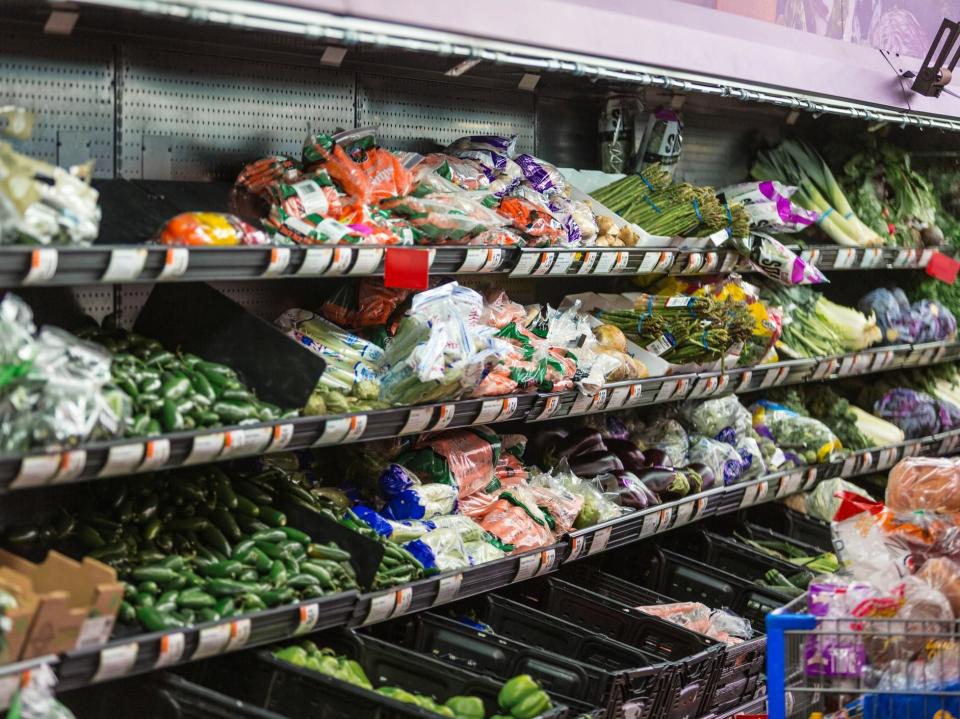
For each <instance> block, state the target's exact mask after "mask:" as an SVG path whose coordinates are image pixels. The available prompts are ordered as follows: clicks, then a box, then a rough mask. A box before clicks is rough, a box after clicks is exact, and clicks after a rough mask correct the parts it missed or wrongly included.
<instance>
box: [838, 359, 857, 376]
mask: <svg viewBox="0 0 960 719" xmlns="http://www.w3.org/2000/svg"><path fill="white" fill-rule="evenodd" d="M856 361H857V357H856V355H847V356H846V357H844V358H843V359H842V360H840V369H839V370H838V371H837V374H839V375H840V376H841V377H844V376H846V375H848V374H850V373H851V372H853V366H854V364H855V363H856Z"/></svg>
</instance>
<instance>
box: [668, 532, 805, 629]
mask: <svg viewBox="0 0 960 719" xmlns="http://www.w3.org/2000/svg"><path fill="white" fill-rule="evenodd" d="M667 536H668V537H669V541H668V542H666V546H667V547H669V548H670V549H673V550H675V551H677V552H678V553H680V554H683V555H685V556H687V557H693V558H696V559H697V560H698V561H700V562H703V563H704V564H708V565H710V566H711V567H713V568H715V569H719V570H721V571H724V572H729V573H730V574H733V575H735V576H737V577H741V578H743V579H746V580H748V581H751V582H759V581H760V580H761V579H763V575H764V574H765V573H766V571H767V570H769V569H776V570H777V571H779V572H780V573H781V574H783V575H784V576H787V577H789V576H791V575H802V576H805V577H806V578H807V580H808V581H809V580H811V579H813V574H812V573H811V572H809V571H807V570H805V569H804V568H803V567H800V566H797V565H796V564H791V563H790V562H788V561H786V560H784V559H778V558H777V557H771V556H770V555H769V554H764V553H763V552H761V551H759V550H757V549H754V548H753V547H751V546H749V545H747V544H743V543H742V542H739V541H737V540H735V539H730V538H729V537H723V536H721V535H719V534H715V533H713V532H708V531H704V530H702V529H699V528H695V529H690V530H686V531H683V532H677V533H676V534H675V536H673V535H667ZM661 546H664V543H661ZM774 591H775V590H774ZM784 598H789V596H788V595H784ZM753 625H754V626H753V628H754V629H756V630H757V631H761V630H762V629H763V627H764V625H763V622H762V621H761V622H759V623H757V622H754V623H753Z"/></svg>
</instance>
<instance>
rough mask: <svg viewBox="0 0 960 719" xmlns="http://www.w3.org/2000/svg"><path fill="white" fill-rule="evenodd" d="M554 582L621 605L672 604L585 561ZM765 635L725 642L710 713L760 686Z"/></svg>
mask: <svg viewBox="0 0 960 719" xmlns="http://www.w3.org/2000/svg"><path fill="white" fill-rule="evenodd" d="M559 580H560V581H558V583H560V582H562V583H566V582H567V581H569V582H570V583H571V584H573V585H576V587H577V589H579V590H580V591H582V592H585V593H592V594H599V595H602V596H604V597H607V598H608V599H611V600H614V601H616V602H619V603H620V604H621V605H623V608H624V609H629V608H632V607H639V606H643V605H650V604H672V603H674V602H676V601H677V600H676V599H673V598H671V597H667V596H664V595H662V594H658V593H657V592H654V591H651V590H649V589H646V588H644V587H638V586H637V585H635V584H631V583H630V582H627V581H626V580H623V579H620V578H619V577H615V576H613V575H612V574H607V573H606V572H602V571H600V570H599V569H597V568H596V567H593V566H591V565H589V564H583V563H580V564H573V565H570V566H569V567H567V568H565V569H564V571H563V572H562V573H561V575H560V578H559ZM766 649H767V638H766V636H764V635H763V634H760V633H757V634H755V635H754V637H753V638H752V639H749V640H747V641H744V642H742V643H740V644H730V645H725V646H724V650H723V661H722V663H721V664H720V668H719V673H718V679H717V681H716V684H715V688H714V692H713V699H712V700H711V702H710V704H709V706H708V709H709V711H711V712H712V713H718V712H723V711H725V710H727V709H729V708H732V707H736V706H739V705H741V704H744V703H746V702H749V701H752V700H753V699H754V698H755V697H756V696H757V695H758V693H760V692H762V691H763V689H764V676H765V670H766V665H765V659H766Z"/></svg>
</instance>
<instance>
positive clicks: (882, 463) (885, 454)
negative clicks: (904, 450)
mask: <svg viewBox="0 0 960 719" xmlns="http://www.w3.org/2000/svg"><path fill="white" fill-rule="evenodd" d="M896 459H897V450H895V449H890V448H887V449H881V450H880V453H879V454H878V455H877V469H878V470H880V469H887V468H888V467H891V466H892V465H893V463H894V461H896Z"/></svg>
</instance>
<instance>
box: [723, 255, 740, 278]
mask: <svg viewBox="0 0 960 719" xmlns="http://www.w3.org/2000/svg"><path fill="white" fill-rule="evenodd" d="M739 261H740V255H739V254H737V253H736V252H730V251H729V250H728V251H727V253H726V254H725V255H724V257H723V264H722V265H720V270H719V271H720V274H727V273H728V272H731V271H732V270H733V268H734V267H736V266H737V263H738V262H739Z"/></svg>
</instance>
